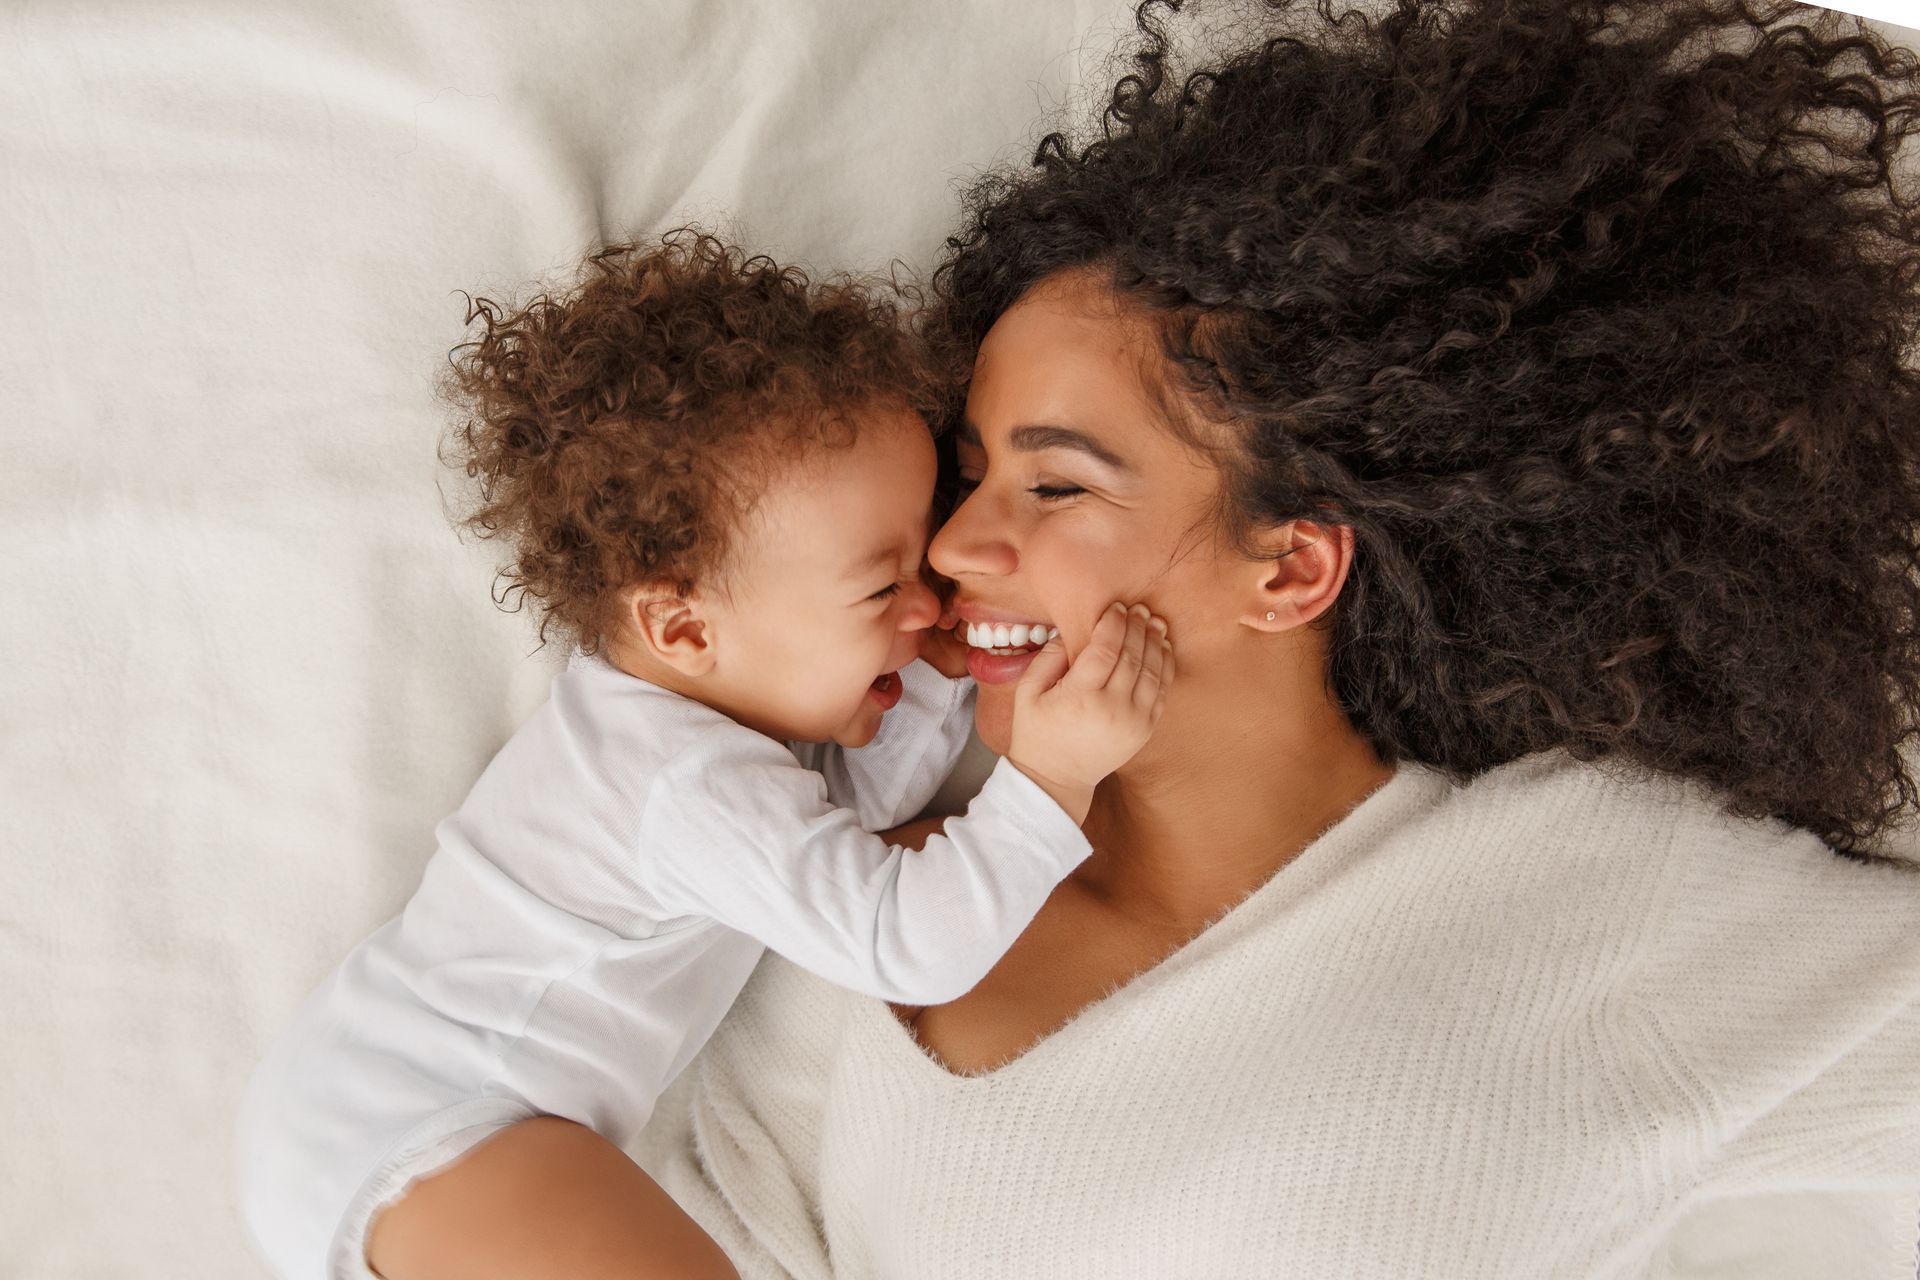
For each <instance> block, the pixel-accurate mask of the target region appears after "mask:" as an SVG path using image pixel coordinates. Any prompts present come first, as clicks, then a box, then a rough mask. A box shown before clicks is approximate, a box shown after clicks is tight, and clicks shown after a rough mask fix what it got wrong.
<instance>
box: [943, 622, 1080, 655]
mask: <svg viewBox="0 0 1920 1280" xmlns="http://www.w3.org/2000/svg"><path fill="white" fill-rule="evenodd" d="M1059 634H1060V629H1059V628H1058V627H1049V626H1048V625H1047V624H1045V623H1044V622H1020V623H1015V624H1013V625H1011V626H1009V625H1007V624H1006V623H1003V622H967V623H963V624H962V625H961V626H959V627H956V628H955V629H954V635H956V636H958V637H960V639H962V640H965V641H966V642H967V644H968V645H969V646H970V647H972V648H975V649H985V650H986V651H987V652H988V653H991V654H995V655H997V656H1000V657H1008V656H1010V655H1012V654H1016V653H1026V652H1028V651H1030V650H1033V649H1038V648H1040V647H1041V646H1042V645H1044V644H1046V642H1047V641H1048V640H1051V639H1052V638H1053V637H1054V636H1057V635H1059Z"/></svg>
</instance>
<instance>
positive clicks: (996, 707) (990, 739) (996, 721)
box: [973, 684, 1013, 756]
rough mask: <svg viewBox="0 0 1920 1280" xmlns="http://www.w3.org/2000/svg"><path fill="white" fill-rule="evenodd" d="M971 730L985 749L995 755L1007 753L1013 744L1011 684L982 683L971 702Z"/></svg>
mask: <svg viewBox="0 0 1920 1280" xmlns="http://www.w3.org/2000/svg"><path fill="white" fill-rule="evenodd" d="M973 731H974V732H975V733H977V734H979V735H980V741H981V743H982V744H984V745H985V746H986V748H987V750H989V751H991V752H993V754H995V755H997V756H1004V755H1005V754H1007V748H1008V747H1009V746H1011V745H1013V686H1012V685H1010V684H983V685H981V686H980V694H979V697H978V699H977V700H976V701H975V702H974V704H973Z"/></svg>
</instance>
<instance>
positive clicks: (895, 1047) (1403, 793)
mask: <svg viewBox="0 0 1920 1280" xmlns="http://www.w3.org/2000/svg"><path fill="white" fill-rule="evenodd" d="M1452 785H1453V784H1452V783H1451V782H1450V781H1449V780H1448V778H1447V777H1446V775H1445V774H1443V773H1440V772H1439V771H1438V770H1435V769H1431V768H1428V767H1426V766H1424V765H1420V764H1416V763H1414V762H1413V761H1407V760H1403V761H1401V762H1400V763H1399V764H1398V765H1396V766H1395V769H1394V772H1393V774H1392V776H1390V777H1389V778H1388V779H1387V780H1386V781H1385V782H1383V783H1381V784H1380V785H1379V786H1377V787H1375V788H1374V789H1373V790H1372V791H1369V792H1368V793H1367V794H1366V795H1365V796H1364V797H1363V798H1362V799H1361V800H1360V802H1359V803H1358V804H1356V805H1355V806H1354V807H1353V808H1351V809H1349V810H1347V812H1346V813H1345V814H1344V815H1343V816H1341V817H1340V818H1338V819H1336V820H1335V821H1334V822H1333V823H1332V825H1330V826H1328V827H1327V828H1326V829H1325V830H1323V831H1321V832H1320V834H1319V835H1317V836H1315V837H1314V838H1313V839H1312V840H1310V841H1309V842H1308V843H1307V844H1306V846H1305V847H1303V848H1302V849H1301V850H1300V852H1299V853H1297V854H1295V855H1294V856H1293V857H1292V858H1289V859H1288V860H1287V861H1286V862H1285V863H1283V864H1282V865H1281V866H1280V868H1279V869H1278V870H1276V871H1275V872H1274V873H1273V874H1272V875H1270V876H1268V877H1267V878H1266V879H1265V880H1263V881H1261V882H1260V883H1259V884H1258V885H1256V886H1254V888H1252V889H1251V890H1249V891H1248V892H1247V894H1246V895H1245V896H1244V897H1242V898H1241V899H1240V900H1239V901H1238V902H1235V903H1234V904H1233V905H1231V906H1229V907H1227V908H1226V909H1225V910H1223V911H1222V912H1221V913H1220V914H1219V915H1217V916H1215V917H1214V918H1213V920H1212V921H1211V922H1210V923H1209V924H1207V925H1206V926H1205V927H1204V928H1202V929H1201V930H1200V931H1199V932H1198V933H1196V934H1194V935H1193V936H1192V937H1191V938H1188V939H1187V940H1186V941H1185V942H1183V943H1181V944H1180V945H1179V946H1177V947H1175V948H1174V949H1173V950H1171V951H1169V952H1168V953H1167V954H1166V955H1164V956H1162V957H1161V958H1160V959H1159V960H1158V961H1156V962H1154V963H1153V964H1151V965H1148V966H1147V967H1146V968H1144V969H1142V970H1140V972H1138V973H1136V974H1134V975H1133V976H1132V977H1131V978H1128V979H1127V980H1126V981H1125V982H1122V983H1120V984H1118V985H1117V986H1115V987H1113V988H1112V989H1111V990H1109V991H1108V992H1107V993H1106V994H1105V995H1102V996H1100V997H1098V998H1097V999H1094V1000H1090V1001H1088V1002H1087V1003H1086V1004H1084V1005H1082V1006H1080V1008H1079V1009H1077V1010H1075V1011H1074V1012H1073V1014H1072V1015H1070V1016H1069V1017H1068V1018H1067V1020H1066V1021H1065V1022H1062V1023H1061V1024H1060V1025H1059V1026H1057V1027H1055V1028H1054V1029H1053V1030H1051V1031H1048V1032H1045V1033H1043V1034H1042V1035H1040V1036H1037V1037H1035V1038H1034V1039H1033V1040H1032V1041H1030V1042H1029V1043H1028V1044H1027V1046H1026V1047H1025V1048H1023V1049H1021V1050H1020V1051H1019V1052H1018V1053H1016V1054H1014V1055H1013V1056H1012V1057H1010V1058H1007V1059H1006V1060H1004V1061H1002V1062H1001V1063H1000V1064H999V1065H997V1066H995V1067H992V1068H990V1069H989V1070H986V1071H969V1072H959V1071H954V1070H951V1069H950V1068H948V1067H947V1066H945V1065H944V1064H942V1063H941V1061H940V1060H939V1059H938V1058H937V1057H936V1056H935V1054H934V1052H933V1051H932V1050H931V1049H929V1048H928V1047H927V1046H926V1045H924V1044H922V1043H921V1042H920V1039H919V1037H917V1036H916V1035H914V1034H913V1029H912V1028H911V1027H909V1026H908V1025H906V1024H905V1023H903V1022H901V1021H900V1019H899V1018H898V1017H896V1016H895V1015H894V1012H893V1010H892V1009H891V1008H890V1007H889V1006H888V1004H887V1002H886V1001H884V1000H875V999H870V998H866V997H859V998H856V999H855V1000H854V1005H855V1009H854V1013H853V1017H854V1019H855V1022H856V1024H858V1022H859V1021H860V1020H863V1019H864V1020H871V1021H873V1022H874V1026H873V1029H872V1034H873V1035H874V1036H875V1037H876V1038H877V1039H878V1040H879V1041H881V1042H882V1049H883V1051H884V1052H888V1053H892V1054H895V1055H898V1056H902V1057H905V1058H910V1059H912V1060H913V1062H912V1065H910V1066H909V1067H908V1068H906V1069H907V1070H912V1071H917V1072H919V1073H921V1074H922V1075H924V1076H926V1077H927V1078H929V1079H932V1080H937V1081H940V1082H943V1083H946V1084H948V1085H950V1086H952V1087H957V1088H966V1087H969V1086H974V1087H985V1086H986V1085H988V1084H990V1083H992V1082H994V1081H997V1080H1003V1079H1005V1078H1006V1077H1007V1076H1008V1075H1009V1074H1010V1073H1012V1072H1014V1071H1016V1070H1036V1069H1037V1068H1029V1067H1028V1066H1027V1064H1028V1061H1029V1060H1030V1059H1032V1058H1034V1057H1035V1056H1036V1055H1041V1054H1045V1053H1058V1052H1064V1050H1061V1049H1055V1048H1053V1047H1052V1046H1054V1045H1055V1043H1056V1042H1058V1041H1061V1040H1063V1039H1065V1038H1068V1037H1075V1036H1085V1035H1088V1034H1091V1032H1090V1031H1089V1030H1088V1028H1089V1027H1097V1025H1098V1024H1099V1023H1100V1022H1102V1021H1104V1020H1106V1019H1108V1018H1110V1017H1113V1016H1116V1015H1114V1014H1113V1013H1112V1009H1113V1008H1114V1007H1124V1006H1125V1005H1126V1004H1127V1003H1129V1002H1128V1001H1126V1000H1122V999H1120V997H1122V996H1126V995H1132V996H1136V997H1143V996H1145V995H1149V994H1151V993H1152V991H1153V990H1154V988H1156V987H1159V986H1163V985H1165V984H1166V983H1168V982H1170V981H1172V980H1173V978H1174V977H1175V976H1177V975H1178V973H1180V972H1181V971H1183V970H1185V969H1187V968H1189V967H1190V966H1191V965H1192V964H1193V963H1195V962H1196V961H1197V958H1198V957H1201V956H1203V955H1204V954H1205V952H1206V951H1207V950H1208V949H1211V948H1214V947H1218V946H1222V945H1225V944H1226V943H1227V942H1230V941H1231V940H1232V939H1233V938H1234V937H1235V936H1237V935H1238V934H1240V933H1243V932H1245V930H1246V929H1247V928H1248V927H1249V926H1248V924H1247V921H1248V920H1250V919H1251V918H1253V917H1254V916H1256V915H1257V914H1259V913H1260V912H1261V911H1264V910H1266V909H1268V908H1269V907H1271V906H1272V905H1273V904H1274V903H1275V902H1276V901H1277V900H1278V899H1280V898H1282V897H1283V896H1284V895H1286V894H1288V893H1290V892H1292V891H1293V889H1294V887H1295V886H1300V887H1301V890H1302V891H1305V889H1307V888H1309V887H1311V885H1312V883H1313V882H1314V881H1315V880H1316V879H1318V878H1319V877H1320V876H1321V875H1322V874H1323V873H1324V872H1325V871H1328V870H1331V869H1332V868H1333V867H1334V866H1335V865H1337V864H1338V863H1339V861H1340V860H1341V859H1342V857H1343V855H1347V854H1351V853H1355V852H1358V851H1360V850H1362V849H1365V848H1368V847H1371V846H1372V844H1373V843H1375V842H1377V840H1378V839H1380V838H1382V837H1384V836H1385V835H1387V833H1388V832H1390V831H1391V830H1393V829H1394V828H1396V827H1398V826H1400V825H1402V824H1403V823H1404V822H1405V821H1407V820H1408V819H1409V818H1411V817H1412V816H1414V815H1415V814H1416V813H1418V812H1420V811H1421V810H1423V809H1425V808H1428V807H1430V806H1431V805H1432V804H1433V803H1435V802H1436V801H1438V800H1439V799H1441V798H1442V797H1443V796H1444V795H1445V794H1446V792H1447V791H1448V789H1449V788H1451V787H1452Z"/></svg>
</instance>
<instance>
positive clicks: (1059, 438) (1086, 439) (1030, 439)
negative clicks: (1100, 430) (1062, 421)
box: [959, 420, 1133, 475]
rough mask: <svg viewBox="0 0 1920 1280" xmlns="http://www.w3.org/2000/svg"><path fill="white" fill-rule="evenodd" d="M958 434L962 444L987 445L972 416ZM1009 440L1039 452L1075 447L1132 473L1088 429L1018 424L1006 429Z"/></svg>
mask: <svg viewBox="0 0 1920 1280" xmlns="http://www.w3.org/2000/svg"><path fill="white" fill-rule="evenodd" d="M959 434H960V443H961V444H964V445H968V446H970V447H972V448H975V449H981V448H985V447H986V446H985V444H984V443H983V442H982V441H981V439H980V428H979V427H977V426H975V425H974V424H973V422H972V421H971V420H968V421H964V422H962V423H961V424H960V433H959ZM1007 444H1008V445H1009V446H1011V447H1012V448H1013V449H1014V450H1016V451H1017V452H1020V453H1039V452H1041V451H1042V450H1044V449H1072V450H1074V451H1076V452H1079V453H1084V454H1086V455H1087V456H1088V457H1090V458H1092V459H1093V460H1094V461H1095V462H1098V463H1100V464H1102V465H1103V466H1107V467H1111V468H1112V469H1113V470H1115V471H1118V472H1120V473H1122V474H1124V475H1132V474H1133V468H1132V467H1130V466H1128V465H1127V464H1126V463H1125V462H1123V461H1122V460H1121V458H1120V455H1118V454H1116V453H1115V452H1113V450H1111V449H1109V448H1107V447H1106V446H1105V445H1103V444H1101V443H1100V442H1099V441H1098V440H1095V439H1094V438H1093V437H1092V436H1090V435H1088V434H1087V433H1086V432H1084V431H1075V430H1074V429H1073V428H1072V427H1061V426H1055V425H1053V424H1052V423H1041V424H1036V425H1032V426H1024V427H1015V428H1014V429H1013V430H1012V431H1010V432H1008V433H1007Z"/></svg>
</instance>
